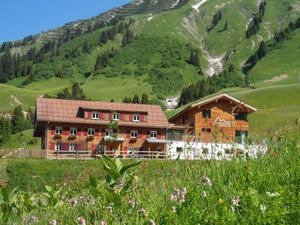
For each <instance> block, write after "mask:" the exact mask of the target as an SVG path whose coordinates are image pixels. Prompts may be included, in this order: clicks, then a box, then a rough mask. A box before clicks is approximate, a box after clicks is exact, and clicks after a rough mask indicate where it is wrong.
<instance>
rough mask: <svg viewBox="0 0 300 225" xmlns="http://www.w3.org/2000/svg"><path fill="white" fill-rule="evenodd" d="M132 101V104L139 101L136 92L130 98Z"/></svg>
mask: <svg viewBox="0 0 300 225" xmlns="http://www.w3.org/2000/svg"><path fill="white" fill-rule="evenodd" d="M132 103H134V104H139V103H140V98H139V96H138V95H137V94H135V95H134V96H133V98H132Z"/></svg>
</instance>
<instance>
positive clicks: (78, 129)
mask: <svg viewBox="0 0 300 225" xmlns="http://www.w3.org/2000/svg"><path fill="white" fill-rule="evenodd" d="M77 135H79V136H80V135H81V128H77Z"/></svg>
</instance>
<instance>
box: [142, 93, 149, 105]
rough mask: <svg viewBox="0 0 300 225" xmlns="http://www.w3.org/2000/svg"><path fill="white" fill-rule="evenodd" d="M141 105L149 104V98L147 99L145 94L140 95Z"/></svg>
mask: <svg viewBox="0 0 300 225" xmlns="http://www.w3.org/2000/svg"><path fill="white" fill-rule="evenodd" d="M141 103H142V104H149V103H150V101H149V98H148V95H147V94H146V93H144V94H143V95H142V100H141Z"/></svg>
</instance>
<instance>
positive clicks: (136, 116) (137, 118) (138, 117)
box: [133, 114, 140, 122]
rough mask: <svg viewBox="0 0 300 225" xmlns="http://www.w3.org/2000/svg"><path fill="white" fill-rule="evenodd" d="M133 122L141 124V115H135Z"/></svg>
mask: <svg viewBox="0 0 300 225" xmlns="http://www.w3.org/2000/svg"><path fill="white" fill-rule="evenodd" d="M133 121H134V122H139V121H140V114H134V115H133Z"/></svg>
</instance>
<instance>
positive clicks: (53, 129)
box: [51, 127, 55, 135]
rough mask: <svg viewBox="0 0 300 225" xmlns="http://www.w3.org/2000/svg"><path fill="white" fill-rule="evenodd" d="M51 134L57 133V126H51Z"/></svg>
mask: <svg viewBox="0 0 300 225" xmlns="http://www.w3.org/2000/svg"><path fill="white" fill-rule="evenodd" d="M51 135H55V127H52V128H51Z"/></svg>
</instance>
